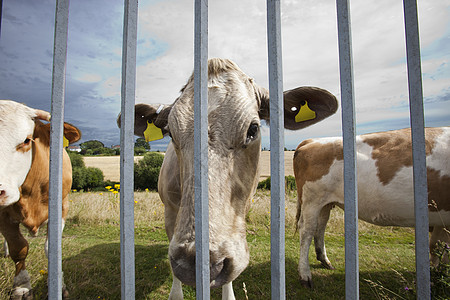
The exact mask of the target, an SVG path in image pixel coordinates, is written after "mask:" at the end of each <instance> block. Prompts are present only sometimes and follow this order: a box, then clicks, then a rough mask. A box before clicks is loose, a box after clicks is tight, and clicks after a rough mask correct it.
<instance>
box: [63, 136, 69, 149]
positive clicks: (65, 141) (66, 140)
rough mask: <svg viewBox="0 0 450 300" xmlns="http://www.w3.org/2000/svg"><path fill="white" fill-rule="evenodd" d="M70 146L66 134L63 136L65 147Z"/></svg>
mask: <svg viewBox="0 0 450 300" xmlns="http://www.w3.org/2000/svg"><path fill="white" fill-rule="evenodd" d="M66 147H69V140H68V139H66V137H65V136H63V148H66Z"/></svg>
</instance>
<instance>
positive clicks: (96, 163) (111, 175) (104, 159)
mask: <svg viewBox="0 0 450 300" xmlns="http://www.w3.org/2000/svg"><path fill="white" fill-rule="evenodd" d="M293 157H294V151H285V152H284V170H285V175H286V176H287V175H292V176H293V175H294V167H293V164H292V159H293ZM141 158H142V156H135V157H134V161H135V162H137V161H138V160H140V159H141ZM83 159H84V163H85V164H86V167H95V168H99V169H100V170H102V171H103V175H104V176H105V180H111V181H116V182H119V181H120V156H84V157H83ZM260 168H261V173H260V179H259V181H261V180H264V179H266V178H267V177H269V176H270V151H262V152H261V159H260Z"/></svg>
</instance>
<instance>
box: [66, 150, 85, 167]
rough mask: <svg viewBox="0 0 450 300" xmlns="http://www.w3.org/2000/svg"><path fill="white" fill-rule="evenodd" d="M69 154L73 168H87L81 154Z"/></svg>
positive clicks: (70, 152) (71, 152)
mask: <svg viewBox="0 0 450 300" xmlns="http://www.w3.org/2000/svg"><path fill="white" fill-rule="evenodd" d="M67 154H68V155H69V158H70V161H71V162H72V168H76V167H80V168H84V167H85V164H84V160H83V156H82V155H81V154H79V153H77V152H73V151H67Z"/></svg>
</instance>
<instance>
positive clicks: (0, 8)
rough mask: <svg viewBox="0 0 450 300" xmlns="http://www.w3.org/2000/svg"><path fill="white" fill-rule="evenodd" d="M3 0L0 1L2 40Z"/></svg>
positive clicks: (0, 31)
mask: <svg viewBox="0 0 450 300" xmlns="http://www.w3.org/2000/svg"><path fill="white" fill-rule="evenodd" d="M2 21H3V0H0V38H1V36H2Z"/></svg>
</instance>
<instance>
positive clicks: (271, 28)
mask: <svg viewBox="0 0 450 300" xmlns="http://www.w3.org/2000/svg"><path fill="white" fill-rule="evenodd" d="M267 41H268V54H269V93H270V180H271V187H272V188H271V191H270V201H271V204H270V261H271V295H272V299H285V298H286V278H285V276H286V275H285V246H284V242H285V232H284V225H285V191H284V188H285V185H284V102H283V70H282V55H281V54H282V52H281V12H280V0H268V1H267Z"/></svg>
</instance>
